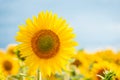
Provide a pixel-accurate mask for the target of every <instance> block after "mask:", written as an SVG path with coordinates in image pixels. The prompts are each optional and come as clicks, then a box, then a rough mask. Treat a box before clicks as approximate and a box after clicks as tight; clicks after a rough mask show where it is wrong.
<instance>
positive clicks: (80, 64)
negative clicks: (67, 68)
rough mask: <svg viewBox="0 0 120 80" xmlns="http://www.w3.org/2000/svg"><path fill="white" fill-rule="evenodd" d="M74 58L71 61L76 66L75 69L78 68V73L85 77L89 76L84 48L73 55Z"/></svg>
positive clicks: (88, 63)
mask: <svg viewBox="0 0 120 80" xmlns="http://www.w3.org/2000/svg"><path fill="white" fill-rule="evenodd" d="M74 58H75V60H74V62H73V63H72V65H75V66H76V67H77V69H76V70H77V71H78V70H79V72H80V74H82V75H83V76H84V77H85V78H90V77H91V75H90V72H89V65H90V62H89V61H88V60H89V57H88V54H87V53H86V51H85V50H82V51H79V52H78V53H77V54H76V55H75V56H74Z"/></svg>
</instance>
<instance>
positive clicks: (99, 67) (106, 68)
mask: <svg viewBox="0 0 120 80" xmlns="http://www.w3.org/2000/svg"><path fill="white" fill-rule="evenodd" d="M115 69H116V66H115V65H114V64H110V63H108V62H101V63H97V64H94V66H93V68H92V74H93V75H92V79H93V80H101V77H100V76H102V77H106V74H105V72H112V73H115V74H116V70H115ZM107 75H108V74H107Z"/></svg>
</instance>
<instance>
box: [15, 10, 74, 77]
mask: <svg viewBox="0 0 120 80" xmlns="http://www.w3.org/2000/svg"><path fill="white" fill-rule="evenodd" d="M19 28H20V31H19V32H18V33H17V34H18V35H17V36H16V41H18V42H21V43H20V44H19V45H18V50H20V52H21V54H22V56H23V57H26V60H25V63H26V65H28V66H29V70H30V71H32V73H33V71H34V72H35V71H36V70H37V69H40V71H41V73H42V76H47V75H49V76H50V75H51V74H54V73H56V72H61V70H62V69H65V67H66V66H65V65H66V64H67V63H68V60H69V59H70V58H71V56H72V54H73V53H74V52H75V48H74V46H76V42H75V41H74V40H73V38H74V37H75V34H73V32H72V31H73V29H72V28H69V25H68V24H67V23H66V20H63V19H62V18H58V16H57V15H56V14H54V15H53V14H52V12H40V13H39V15H38V17H35V16H34V17H33V20H30V19H27V20H26V25H21V26H20V27H19Z"/></svg>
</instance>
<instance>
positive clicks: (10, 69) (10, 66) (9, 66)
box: [0, 54, 19, 76]
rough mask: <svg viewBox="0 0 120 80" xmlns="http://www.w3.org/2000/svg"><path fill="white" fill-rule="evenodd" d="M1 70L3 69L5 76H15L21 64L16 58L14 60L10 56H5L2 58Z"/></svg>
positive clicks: (0, 61) (0, 60)
mask: <svg viewBox="0 0 120 80" xmlns="http://www.w3.org/2000/svg"><path fill="white" fill-rule="evenodd" d="M0 68H1V70H2V72H3V73H4V74H5V76H7V75H13V74H16V73H17V72H18V70H19V63H18V61H17V59H16V58H14V57H12V56H10V55H8V54H4V55H3V56H2V57H1V58H0Z"/></svg>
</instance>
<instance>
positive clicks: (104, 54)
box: [95, 49, 115, 62]
mask: <svg viewBox="0 0 120 80" xmlns="http://www.w3.org/2000/svg"><path fill="white" fill-rule="evenodd" d="M95 55H96V56H98V57H100V58H101V59H103V60H105V61H107V62H113V60H114V57H115V54H114V51H113V50H112V49H106V50H103V51H98V52H96V54H95ZM108 55H109V56H108Z"/></svg>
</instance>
